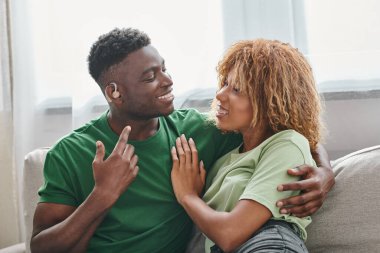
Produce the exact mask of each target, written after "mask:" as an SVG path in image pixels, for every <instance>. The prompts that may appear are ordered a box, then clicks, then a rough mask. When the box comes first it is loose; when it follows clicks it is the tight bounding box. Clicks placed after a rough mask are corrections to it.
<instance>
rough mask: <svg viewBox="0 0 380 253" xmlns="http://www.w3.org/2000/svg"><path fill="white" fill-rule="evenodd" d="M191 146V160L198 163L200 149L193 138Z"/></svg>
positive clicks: (195, 163)
mask: <svg viewBox="0 0 380 253" xmlns="http://www.w3.org/2000/svg"><path fill="white" fill-rule="evenodd" d="M189 146H190V151H191V162H192V163H193V165H198V150H197V147H196V146H195V142H194V140H193V139H192V138H190V139H189Z"/></svg>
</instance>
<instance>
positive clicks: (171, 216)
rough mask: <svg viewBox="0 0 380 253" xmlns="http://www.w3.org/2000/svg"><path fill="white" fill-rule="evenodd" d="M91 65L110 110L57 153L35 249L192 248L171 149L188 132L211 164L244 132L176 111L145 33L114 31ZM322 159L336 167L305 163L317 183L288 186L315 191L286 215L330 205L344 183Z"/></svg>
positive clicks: (38, 217)
mask: <svg viewBox="0 0 380 253" xmlns="http://www.w3.org/2000/svg"><path fill="white" fill-rule="evenodd" d="M88 61H89V71H90V74H91V76H92V77H93V78H94V79H95V81H96V82H97V83H98V84H99V86H100V88H101V90H102V92H103V93H104V95H105V97H106V99H107V101H108V103H109V107H110V108H109V111H108V112H106V113H104V114H103V115H102V116H100V117H99V118H98V119H95V120H94V121H91V122H90V123H88V124H87V125H85V126H83V127H81V128H79V129H77V130H75V131H74V132H73V133H71V134H70V135H68V136H66V137H65V138H63V139H61V140H60V141H59V142H58V143H57V144H56V145H55V146H54V147H52V149H51V150H50V151H49V153H48V154H47V157H46V161H45V166H44V176H45V183H44V185H43V186H42V187H41V189H40V191H39V194H40V203H39V204H38V206H37V209H36V212H35V217H34V229H33V235H32V240H31V249H32V251H33V252H85V251H87V252H134V253H136V252H175V253H176V252H184V250H185V248H186V244H187V242H188V241H189V239H190V233H191V228H192V222H191V220H190V219H189V217H188V216H187V215H186V213H185V211H184V210H183V209H182V208H181V207H180V206H179V204H178V203H177V202H176V198H175V196H174V193H173V190H172V186H171V181H170V170H171V167H172V161H171V157H170V148H171V147H172V146H174V143H175V139H176V138H177V137H178V136H179V135H180V134H182V133H184V134H185V135H186V136H187V137H188V138H189V137H192V138H193V139H194V140H195V142H196V143H197V148H198V150H199V158H200V159H201V160H203V161H204V164H205V167H206V168H210V167H211V165H212V164H213V162H214V161H215V160H216V159H217V158H218V157H220V156H221V155H223V154H224V153H226V152H228V151H229V150H231V149H232V148H234V147H236V146H237V145H238V144H239V143H240V142H241V138H240V137H239V136H236V135H233V134H228V135H222V134H221V133H220V132H219V131H218V130H217V129H216V128H215V127H214V126H213V125H212V124H210V123H207V122H206V120H205V117H204V116H203V115H201V114H199V113H198V112H196V111H195V110H179V111H174V107H173V99H174V96H173V94H172V85H173V82H172V80H171V77H170V76H169V75H168V73H167V72H166V68H165V62H164V60H163V58H162V57H161V56H160V55H159V53H158V52H157V50H156V49H155V48H154V47H153V46H151V44H150V39H149V37H148V36H147V35H146V34H145V33H142V32H140V31H138V30H135V29H114V30H113V31H111V32H109V33H107V34H105V35H103V36H101V37H100V38H99V39H98V41H97V42H95V44H94V45H93V46H92V48H91V51H90V55H89V57H88ZM95 143H96V145H95ZM127 143H128V144H127ZM319 155H320V156H322V157H323V156H324V155H325V154H324V153H320V154H319ZM94 156H95V158H94ZM320 160H323V161H325V164H324V166H325V167H327V168H322V169H314V168H310V167H303V168H302V169H300V170H299V171H296V172H293V174H297V175H303V176H304V177H306V178H308V179H307V180H304V181H301V182H298V183H297V184H291V185H283V186H279V188H280V190H287V189H293V188H295V189H300V190H304V191H305V192H306V193H305V194H304V195H301V196H297V197H294V198H292V199H288V200H282V201H280V202H281V203H280V202H279V206H283V207H287V206H288V205H289V204H290V205H294V204H301V205H296V206H294V207H293V208H290V209H284V210H285V211H286V212H293V213H295V214H296V215H305V214H309V213H310V212H315V211H316V210H317V209H318V208H319V207H320V205H321V203H322V201H323V199H324V197H325V196H326V193H327V192H328V190H329V189H330V188H331V186H332V185H333V182H334V181H333V176H332V173H331V171H329V169H328V167H329V166H330V165H329V163H328V159H320Z"/></svg>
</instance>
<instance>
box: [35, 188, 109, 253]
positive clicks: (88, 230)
mask: <svg viewBox="0 0 380 253" xmlns="http://www.w3.org/2000/svg"><path fill="white" fill-rule="evenodd" d="M109 202H110V201H109V200H106V199H104V197H101V196H100V195H99V194H97V193H94V192H93V193H91V194H90V195H89V196H88V198H87V199H86V200H85V201H84V202H83V203H82V204H81V205H80V206H79V207H78V208H77V209H76V210H75V211H74V212H73V213H72V214H71V215H69V216H68V217H67V218H66V219H65V220H63V221H61V222H59V221H58V222H59V223H57V224H55V225H54V226H52V227H49V228H47V229H44V230H42V231H41V232H39V233H38V234H36V235H34V236H33V237H32V240H31V250H32V252H40V253H43V252H85V250H86V248H87V245H88V242H89V240H90V238H91V237H92V235H93V234H94V232H95V230H96V228H97V227H98V225H99V224H100V223H101V222H102V221H103V219H104V217H105V215H106V213H107V211H108V210H109V208H110V207H111V206H112V204H113V203H112V204H106V203H109Z"/></svg>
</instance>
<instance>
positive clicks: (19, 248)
mask: <svg viewBox="0 0 380 253" xmlns="http://www.w3.org/2000/svg"><path fill="white" fill-rule="evenodd" d="M0 253H25V243H24V242H22V243H19V244H15V245H12V246H9V247H6V248H3V249H0Z"/></svg>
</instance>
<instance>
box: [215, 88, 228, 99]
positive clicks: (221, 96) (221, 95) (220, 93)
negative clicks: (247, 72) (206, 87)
mask: <svg viewBox="0 0 380 253" xmlns="http://www.w3.org/2000/svg"><path fill="white" fill-rule="evenodd" d="M225 91H226V89H225V87H222V88H221V89H220V90H217V91H216V95H215V97H216V99H218V100H219V101H222V100H224V99H225V97H226V94H225Z"/></svg>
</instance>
